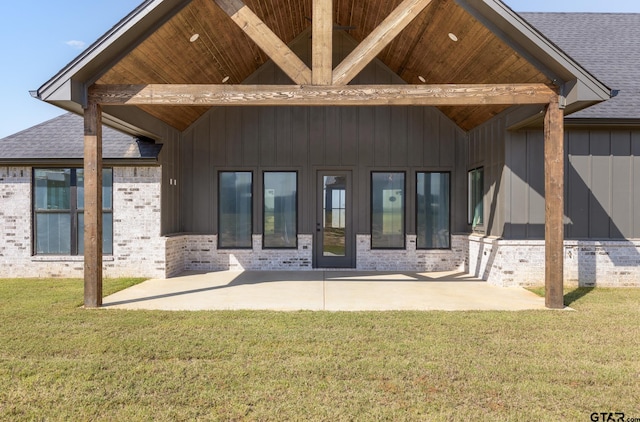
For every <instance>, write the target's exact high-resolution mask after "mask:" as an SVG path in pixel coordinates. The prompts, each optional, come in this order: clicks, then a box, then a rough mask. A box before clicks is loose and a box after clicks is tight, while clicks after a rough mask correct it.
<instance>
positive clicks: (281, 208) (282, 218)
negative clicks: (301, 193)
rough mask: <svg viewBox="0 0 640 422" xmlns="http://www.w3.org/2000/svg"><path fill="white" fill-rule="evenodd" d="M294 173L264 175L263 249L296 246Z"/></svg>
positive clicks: (295, 185) (295, 183)
mask: <svg viewBox="0 0 640 422" xmlns="http://www.w3.org/2000/svg"><path fill="white" fill-rule="evenodd" d="M296 179H297V177H296V173H295V172H282V173H276V172H266V173H264V221H263V225H264V227H263V233H264V247H265V248H295V247H296V246H297V229H296V221H297V220H296V219H297V216H296V208H297V204H296V195H297V180H296Z"/></svg>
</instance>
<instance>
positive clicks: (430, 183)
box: [416, 173, 451, 249]
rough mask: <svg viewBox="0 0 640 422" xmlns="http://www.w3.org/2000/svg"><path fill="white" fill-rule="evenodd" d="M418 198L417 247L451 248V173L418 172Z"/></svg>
mask: <svg viewBox="0 0 640 422" xmlns="http://www.w3.org/2000/svg"><path fill="white" fill-rule="evenodd" d="M416 200H417V216H416V224H417V237H418V245H417V247H418V248H419V249H446V248H449V247H450V244H451V242H450V237H449V204H450V200H449V173H418V178H417V198H416Z"/></svg>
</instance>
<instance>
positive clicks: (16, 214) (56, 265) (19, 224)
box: [0, 167, 165, 277]
mask: <svg viewBox="0 0 640 422" xmlns="http://www.w3.org/2000/svg"><path fill="white" fill-rule="evenodd" d="M161 174H162V173H161V168H160V167H115V168H114V172H113V203H114V211H113V255H112V256H105V257H104V258H103V269H104V276H105V277H121V276H137V277H164V275H165V253H164V250H165V246H164V244H165V239H164V238H163V237H161V236H160V183H161ZM31 175H32V169H31V167H0V199H1V201H2V202H1V203H0V236H2V237H1V240H0V277H82V276H83V270H84V259H83V257H82V256H51V255H39V256H32V249H33V245H32V234H31V232H32V228H31V215H32V210H31V195H32V188H31Z"/></svg>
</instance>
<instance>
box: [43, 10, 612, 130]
mask: <svg viewBox="0 0 640 422" xmlns="http://www.w3.org/2000/svg"><path fill="white" fill-rule="evenodd" d="M221 1H222V0H215V1H214V0H147V1H145V2H144V3H143V4H142V5H140V6H139V7H138V8H137V9H136V10H134V12H132V13H131V14H130V15H129V16H128V17H126V18H125V19H123V20H122V21H121V22H120V23H118V24H117V25H116V26H115V27H114V28H113V29H112V30H110V31H109V32H108V33H107V34H105V36H103V37H102V38H101V39H99V40H98V41H97V42H96V43H94V44H93V45H92V46H91V47H89V48H88V49H87V51H85V52H84V53H82V54H81V55H80V56H79V57H78V58H77V59H76V60H74V61H73V62H72V63H70V64H69V65H68V66H67V67H65V68H64V69H62V70H61V71H60V72H59V73H58V74H57V75H56V76H54V77H53V78H52V79H51V80H50V81H48V82H47V83H45V84H44V85H43V86H42V87H41V88H40V89H39V90H38V91H37V92H36V96H37V97H38V98H40V99H42V100H44V101H47V102H50V103H53V104H56V105H58V106H60V107H63V108H65V109H68V110H73V111H75V112H77V113H82V106H83V105H84V104H83V103H84V102H85V101H86V92H85V91H86V88H87V87H88V86H90V85H91V84H93V83H95V82H99V83H103V84H151V83H158V84H162V83H164V84H204V83H206V84H223V83H225V82H228V83H229V84H240V83H242V82H243V81H245V80H246V79H247V78H248V77H250V76H251V74H252V73H254V72H255V71H256V70H258V69H259V68H260V66H262V65H263V64H265V63H266V62H267V61H268V57H267V55H266V54H264V52H262V51H261V50H260V48H258V46H257V45H256V44H255V43H254V42H253V41H252V40H251V39H250V38H249V37H248V36H247V35H246V34H245V33H244V32H243V31H242V30H241V29H240V28H239V27H238V25H236V24H235V23H234V22H233V20H232V19H231V18H230V17H229V16H227V14H226V13H225V11H224V10H223V9H222V8H221V7H219V6H218V5H217V4H216V3H219V2H221ZM225 1H226V0H225ZM234 3H236V4H237V3H238V1H237V0H234ZM400 3H401V0H344V1H343V0H341V1H339V2H335V3H334V4H335V5H336V6H335V10H334V22H335V23H337V25H339V26H342V27H347V28H348V29H347V30H348V32H349V35H350V36H352V37H353V39H354V40H355V41H356V42H362V41H363V40H364V39H365V38H366V37H367V36H368V35H369V34H371V32H372V31H373V30H374V28H376V27H377V26H378V25H379V24H380V23H381V21H382V20H383V19H384V18H385V17H386V16H388V15H389V14H390V13H391V12H392V11H393V10H394V9H395V8H396V7H397V6H398V5H399V4H400ZM243 4H246V6H247V7H249V8H250V9H251V10H253V12H255V14H256V15H258V17H259V18H260V19H261V20H262V21H264V23H265V24H266V25H267V26H268V27H269V28H271V29H272V30H273V31H274V32H275V34H276V35H277V36H278V37H279V38H280V39H281V40H282V41H283V42H284V43H286V44H290V43H291V42H292V41H294V40H295V39H296V37H299V36H301V34H302V35H304V32H305V30H307V29H308V28H309V27H310V25H311V22H310V17H311V18H312V16H311V14H312V13H311V12H312V0H300V1H299V2H295V4H292V3H291V2H285V1H281V0H244V3H243ZM195 34H198V35H199V37H198V39H197V40H196V41H194V42H191V41H190V39H191V38H192V36H193V35H195ZM449 34H455V35H456V36H455V37H453V38H455V39H457V40H458V41H457V42H456V41H453V40H452V39H450V37H449ZM307 38H308V37H307ZM377 58H378V59H379V60H381V61H382V62H383V63H384V64H385V65H386V66H387V67H389V68H390V69H391V70H393V71H394V72H395V73H396V74H397V75H398V76H400V78H402V79H403V80H404V82H406V83H409V84H420V83H421V81H425V82H426V83H432V84H452V83H457V84H465V83H472V84H483V83H502V84H512V83H546V84H552V83H557V84H560V85H563V84H565V85H567V86H570V88H569V89H571V90H572V95H567V97H568V99H569V104H568V106H569V109H570V110H573V111H575V110H577V109H580V108H584V107H586V106H589V105H591V104H594V103H596V102H599V101H603V100H606V99H608V97H609V90H608V89H607V87H606V86H604V85H603V84H602V83H601V82H600V81H598V80H596V79H595V78H592V77H591V76H590V75H589V74H588V73H587V72H585V71H584V70H583V69H582V68H581V67H580V66H579V65H578V64H577V63H575V62H574V61H572V60H571V58H570V57H568V56H566V55H564V54H563V53H562V51H560V50H558V49H557V48H556V47H555V46H554V45H553V44H551V43H550V42H548V41H547V40H546V39H545V38H544V36H542V35H541V34H540V33H538V32H537V31H535V30H534V29H533V28H531V27H530V26H529V24H527V23H526V22H525V21H523V20H522V19H521V18H519V17H518V15H517V14H516V13H515V12H513V11H512V10H511V9H510V8H508V7H507V6H506V5H505V4H504V3H502V2H501V1H500V0H433V1H432V2H431V3H430V4H429V5H428V6H426V8H425V9H424V10H422V11H421V12H419V13H417V14H416V15H415V19H414V20H413V21H412V22H411V23H410V24H409V25H408V26H407V27H406V28H405V29H404V30H403V31H401V32H400V34H399V35H398V36H397V37H396V38H395V39H394V40H393V41H392V42H391V44H389V46H387V47H386V48H385V49H383V50H382V51H381V52H380V54H378V56H377ZM301 59H302V60H303V61H304V62H305V63H306V64H307V65H309V64H310V63H309V62H310V61H311V57H301ZM334 64H337V63H334ZM124 107H126V108H127V110H126V111H125V112H123V111H122V110H123V108H124ZM504 108H506V107H505V106H486V105H483V106H473V107H470V106H462V107H442V108H441V109H442V111H443V112H444V113H445V114H447V115H448V116H449V117H450V118H451V119H452V120H453V121H455V122H456V123H457V124H458V125H459V126H460V127H461V128H463V129H467V130H468V129H470V128H472V127H475V126H477V125H479V124H481V123H483V122H485V121H487V120H489V119H491V118H492V117H493V116H494V115H495V114H497V113H499V112H500V111H502V110H503V109H504ZM132 109H135V110H136V111H135V112H132V111H131V110H132ZM207 109H208V108H207V107H179V106H174V107H162V106H161V107H157V106H149V105H146V106H140V107H134V106H113V107H110V108H109V107H105V108H104V112H105V122H108V123H109V124H118V123H119V122H120V123H124V124H123V125H121V127H122V128H123V129H125V130H127V131H130V132H132V133H143V134H144V133H147V134H155V135H157V134H158V133H161V132H162V130H159V129H158V123H161V124H164V125H167V126H171V127H173V128H175V129H178V130H180V131H182V130H185V129H186V128H187V127H188V126H190V125H191V124H192V123H193V122H194V121H195V120H197V119H198V118H199V117H200V116H201V115H202V114H203V113H205V112H206V110H207ZM143 115H144V117H143ZM154 125H155V126H154Z"/></svg>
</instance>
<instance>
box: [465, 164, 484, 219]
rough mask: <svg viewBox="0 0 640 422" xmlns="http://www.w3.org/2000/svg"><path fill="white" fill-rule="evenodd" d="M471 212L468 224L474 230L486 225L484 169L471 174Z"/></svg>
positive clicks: (475, 170) (469, 212)
mask: <svg viewBox="0 0 640 422" xmlns="http://www.w3.org/2000/svg"><path fill="white" fill-rule="evenodd" d="M468 189H469V210H468V223H469V224H471V226H472V227H473V228H476V227H477V226H482V225H483V223H484V202H483V199H484V169H483V168H482V167H480V168H477V169H474V170H471V171H470V172H469V187H468Z"/></svg>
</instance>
